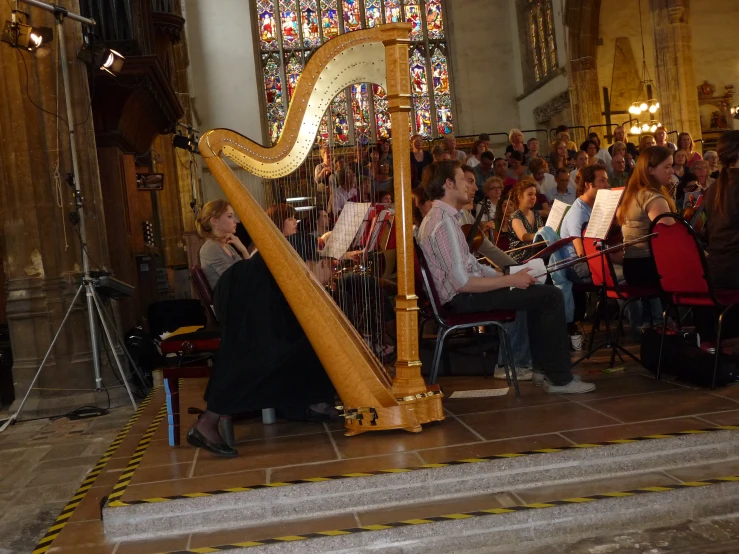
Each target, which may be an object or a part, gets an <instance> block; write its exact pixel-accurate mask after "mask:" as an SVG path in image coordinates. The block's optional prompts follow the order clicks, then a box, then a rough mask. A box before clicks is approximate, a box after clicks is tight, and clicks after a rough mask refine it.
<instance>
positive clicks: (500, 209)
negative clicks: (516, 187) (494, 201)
mask: <svg viewBox="0 0 739 554" xmlns="http://www.w3.org/2000/svg"><path fill="white" fill-rule="evenodd" d="M511 205H512V206H513V208H514V210H513V211H516V209H518V200H517V199H516V198H515V197H514V196H513V191H503V194H501V195H500V198H499V199H498V205H497V206H496V207H495V228H496V229H497V230H498V231H500V229H501V227H502V223H503V215H504V214H505V211H506V206H511Z"/></svg>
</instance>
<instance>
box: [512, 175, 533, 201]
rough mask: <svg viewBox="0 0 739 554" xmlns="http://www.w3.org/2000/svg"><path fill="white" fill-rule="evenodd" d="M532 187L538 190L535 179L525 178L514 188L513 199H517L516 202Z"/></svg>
mask: <svg viewBox="0 0 739 554" xmlns="http://www.w3.org/2000/svg"><path fill="white" fill-rule="evenodd" d="M531 187H534V188H536V181H534V179H533V177H524V178H523V179H521V180H520V181H519V182H518V183H516V186H515V187H513V192H512V194H513V197H514V198H515V199H516V202H518V200H519V199H520V198H521V197H522V196H523V193H524V191H525V190H526V189H530V188H531Z"/></svg>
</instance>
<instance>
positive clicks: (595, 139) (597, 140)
mask: <svg viewBox="0 0 739 554" xmlns="http://www.w3.org/2000/svg"><path fill="white" fill-rule="evenodd" d="M588 140H590V141H592V142H594V143H595V145H596V146H598V147H600V137H599V136H598V133H590V134H589V135H588Z"/></svg>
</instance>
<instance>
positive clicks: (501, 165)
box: [493, 158, 518, 190]
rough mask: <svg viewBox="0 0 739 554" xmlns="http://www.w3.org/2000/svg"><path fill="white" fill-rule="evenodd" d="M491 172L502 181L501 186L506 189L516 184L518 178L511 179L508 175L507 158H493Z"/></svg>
mask: <svg viewBox="0 0 739 554" xmlns="http://www.w3.org/2000/svg"><path fill="white" fill-rule="evenodd" d="M493 172H494V173H495V176H496V177H498V178H500V179H501V180H502V181H503V186H504V187H505V188H506V190H510V189H512V188H513V187H515V186H516V183H518V179H513V178H512V177H509V176H508V160H506V159H505V158H495V161H494V162H493Z"/></svg>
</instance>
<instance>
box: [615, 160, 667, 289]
mask: <svg viewBox="0 0 739 554" xmlns="http://www.w3.org/2000/svg"><path fill="white" fill-rule="evenodd" d="M672 173H673V169H672V150H670V149H669V148H665V147H663V146H651V147H649V148H647V149H646V150H643V151H642V152H641V153H640V154H639V158H638V159H637V160H636V167H635V168H634V174H633V175H632V176H631V179H629V184H628V185H627V186H626V190H625V191H624V194H623V197H622V199H621V205H620V206H619V208H618V211H617V212H616V214H617V219H618V223H619V225H621V230H622V232H623V237H624V241H625V242H628V241H632V240H635V239H639V238H641V237H643V236H646V235H648V234H649V227H650V225H651V224H652V221H654V219H655V218H656V217H657V216H658V215H660V214H663V213H667V212H674V211H675V203H674V202H673V200H672V198H671V197H670V194H669V187H670V185H671V184H672V180H671V178H672ZM662 221H664V222H665V223H667V224H670V223H671V222H672V220H670V219H667V220H664V219H663V220H662ZM623 268H624V278H625V279H626V282H627V283H629V284H630V285H635V286H637V285H657V284H659V275H658V274H657V266H656V265H655V263H654V258H653V257H652V252H651V249H650V247H649V239H644V240H643V241H640V242H636V243H634V244H630V245H628V246H626V247H625V248H624V263H623Z"/></svg>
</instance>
